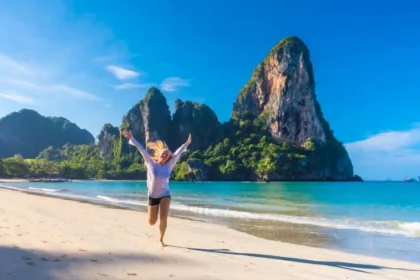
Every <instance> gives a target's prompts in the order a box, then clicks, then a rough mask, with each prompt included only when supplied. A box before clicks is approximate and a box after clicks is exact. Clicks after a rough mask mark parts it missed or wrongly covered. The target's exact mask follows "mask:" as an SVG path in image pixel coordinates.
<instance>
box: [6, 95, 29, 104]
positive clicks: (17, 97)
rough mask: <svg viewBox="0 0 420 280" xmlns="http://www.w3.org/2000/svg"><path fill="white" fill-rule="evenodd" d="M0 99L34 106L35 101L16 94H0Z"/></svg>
mask: <svg viewBox="0 0 420 280" xmlns="http://www.w3.org/2000/svg"><path fill="white" fill-rule="evenodd" d="M0 98H4V99H8V100H11V101H14V102H17V103H20V104H34V103H35V100H34V99H33V98H31V97H28V96H23V95H20V94H16V93H0Z"/></svg>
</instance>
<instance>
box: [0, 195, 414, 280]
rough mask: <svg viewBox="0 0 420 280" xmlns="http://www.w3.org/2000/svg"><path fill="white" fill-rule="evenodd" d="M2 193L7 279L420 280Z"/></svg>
mask: <svg viewBox="0 0 420 280" xmlns="http://www.w3.org/2000/svg"><path fill="white" fill-rule="evenodd" d="M167 243H168V244H170V245H171V246H168V247H165V248H160V247H159V246H158V242H157V227H150V226H148V225H147V224H146V216H145V214H144V213H140V212H136V211H130V210H122V209H111V208H105V207H101V206H96V205H90V204H85V203H79V202H74V201H67V200H60V199H55V198H48V197H42V196H36V195H29V194H24V193H21V192H15V191H10V190H0V279H31V280H37V279H66V280H71V279H89V280H91V279H183V280H189V279H191V280H200V279H229V280H231V279H240V280H245V279H252V280H254V279H261V278H264V280H267V279H276V280H278V279H308V280H309V279H310V280H316V279H369V280H374V279H410V280H411V279H412V280H414V279H420V265H416V264H410V263H404V262H397V261H392V260H382V259H374V258H369V257H362V256H356V255H350V254H345V253H341V252H335V251H330V250H324V249H316V248H309V247H304V246H298V245H291V244H285V243H281V242H275V241H268V240H263V239H259V238H257V237H253V236H249V235H247V234H244V233H240V232H236V231H234V230H230V229H226V228H224V227H222V226H217V225H212V224H206V223H202V222H193V221H188V220H182V219H175V218H171V219H170V221H169V230H168V237H167Z"/></svg>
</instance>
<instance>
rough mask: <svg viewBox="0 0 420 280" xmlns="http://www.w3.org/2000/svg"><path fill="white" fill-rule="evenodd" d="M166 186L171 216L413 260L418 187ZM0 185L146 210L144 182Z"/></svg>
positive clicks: (419, 220) (418, 248)
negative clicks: (170, 192) (170, 197)
mask: <svg viewBox="0 0 420 280" xmlns="http://www.w3.org/2000/svg"><path fill="white" fill-rule="evenodd" d="M170 186H171V191H172V203H171V215H172V216H177V217H181V218H187V219H193V220H200V221H204V222H209V223H215V224H221V225H224V226H227V227H229V228H233V229H235V230H239V231H243V232H246V233H249V234H252V235H256V236H259V237H262V238H266V239H272V240H280V241H284V242H289V243H295V244H302V245H307V246H313V247H324V248H330V249H334V250H340V251H345V252H350V253H356V254H361V255H368V256H375V257H381V258H389V259H397V260H404V261H410V262H416V263H420V253H419V252H420V183H404V182H340V183H338V182H337V183H336V182H325V183H324V182H304V183H303V182H302V183H300V182H287V183H281V182H272V183H252V182H202V183H189V182H171V185H170ZM0 187H3V188H11V189H15V190H21V191H25V192H30V193H36V194H42V195H49V196H54V197H58V198H65V199H73V200H80V201H84V202H90V203H96V204H103V205H112V206H118V207H124V208H131V209H135V210H139V211H145V210H146V206H147V193H146V183H145V182H144V181H130V182H127V181H109V182H108V181H106V182H100V181H77V182H66V183H13V184H12V183H10V184H0ZM137 222H139V223H141V222H144V223H145V224H146V221H137Z"/></svg>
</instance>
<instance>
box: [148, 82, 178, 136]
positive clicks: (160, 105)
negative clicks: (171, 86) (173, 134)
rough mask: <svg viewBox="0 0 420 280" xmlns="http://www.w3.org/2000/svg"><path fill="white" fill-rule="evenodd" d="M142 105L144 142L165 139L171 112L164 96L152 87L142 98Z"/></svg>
mask: <svg viewBox="0 0 420 280" xmlns="http://www.w3.org/2000/svg"><path fill="white" fill-rule="evenodd" d="M142 107H143V108H142V117H143V122H144V132H145V140H146V142H151V141H156V140H166V139H167V133H168V130H169V126H170V124H171V114H170V112H169V106H168V103H167V102H166V98H165V96H164V95H163V94H162V92H160V91H159V90H158V89H157V88H155V87H152V88H151V89H150V90H149V92H148V93H147V94H146V96H145V98H144V99H143V106H142Z"/></svg>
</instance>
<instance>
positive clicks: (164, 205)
mask: <svg viewBox="0 0 420 280" xmlns="http://www.w3.org/2000/svg"><path fill="white" fill-rule="evenodd" d="M170 204H171V199H170V198H169V197H165V198H162V200H161V201H160V205H159V208H160V209H159V210H160V211H159V212H160V217H159V219H160V224H159V231H160V239H159V241H160V244H161V245H162V246H166V245H165V243H164V242H163V237H164V236H165V232H166V227H167V226H168V214H169V206H170Z"/></svg>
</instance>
